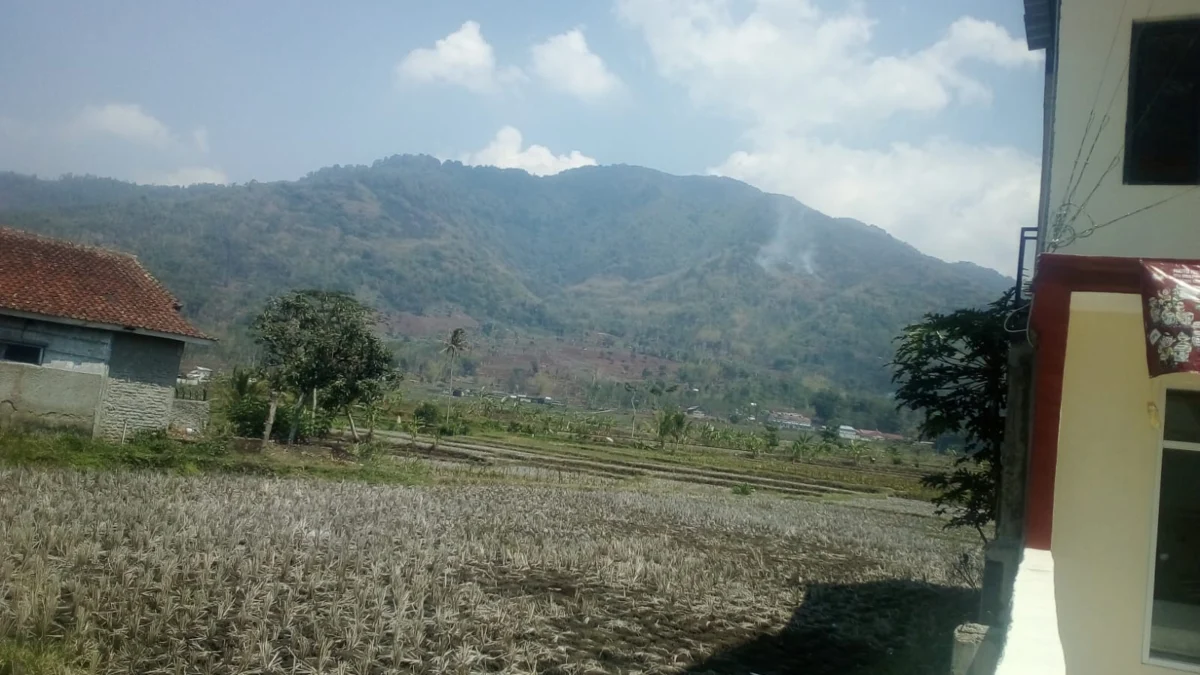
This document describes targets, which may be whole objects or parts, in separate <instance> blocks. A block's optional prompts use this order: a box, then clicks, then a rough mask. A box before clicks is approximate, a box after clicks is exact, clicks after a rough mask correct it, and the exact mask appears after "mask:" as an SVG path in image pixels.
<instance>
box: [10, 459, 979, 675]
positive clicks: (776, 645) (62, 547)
mask: <svg viewBox="0 0 1200 675" xmlns="http://www.w3.org/2000/svg"><path fill="white" fill-rule="evenodd" d="M885 502H887V500H878V499H877V500H873V501H872V500H869V499H863V500H855V501H849V502H828V501H826V502H823V501H814V500H803V499H795V498H786V497H783V496H777V495H766V494H761V493H756V494H754V495H752V496H749V497H741V496H736V495H733V494H730V492H729V490H727V489H725V490H719V489H716V488H712V489H707V490H700V491H680V492H671V491H663V490H635V489H632V488H629V487H627V486H620V485H615V486H593V487H591V488H589V489H580V488H578V487H573V486H566V485H529V484H521V485H504V484H490V485H471V484H463V485H443V486H432V487H395V486H372V485H366V484H361V483H352V482H332V481H319V480H305V479H272V478H255V477H238V476H219V475H205V476H199V477H182V476H174V475H168V474H159V473H151V472H123V471H111V472H76V471H67V470H30V469H0V673H5V672H6V668H7V672H39V670H38V669H39V668H40V669H41V671H44V672H69V673H76V672H78V673H130V672H135V673H488V672H491V673H617V672H620V673H635V672H640V673H680V672H692V673H706V672H719V673H748V672H755V673H760V674H761V675H768V674H769V673H805V674H806V675H820V674H824V673H839V674H841V673H863V674H866V673H870V674H872V675H875V674H878V673H883V674H885V675H886V674H889V673H892V674H899V673H914V674H915V673H922V674H924V673H931V672H940V671H944V670H945V668H946V666H947V664H948V649H949V644H950V633H951V631H952V630H953V628H954V626H955V625H957V624H958V623H960V622H961V621H962V620H963V619H964V618H966V617H967V616H968V615H969V614H970V612H971V609H972V606H973V603H974V602H975V594H974V592H973V591H971V590H969V589H967V588H964V587H963V578H962V576H961V575H960V574H959V572H961V570H960V569H959V568H958V566H957V565H956V561H958V560H959V559H960V558H961V556H962V554H963V553H964V552H966V553H969V554H971V555H978V550H977V546H976V545H975V544H973V543H972V542H971V540H970V539H964V538H961V537H958V536H950V535H948V534H946V533H944V532H942V531H941V528H940V525H941V523H940V521H938V520H937V519H935V518H933V517H932V516H931V515H930V514H929V513H928V508H927V506H926V505H923V504H919V503H911V502H905V503H903V504H900V505H898V508H891V509H881V508H875V507H874V506H873V504H880V505H882V504H884V503H885ZM5 655H7V657H6V656H5ZM5 659H7V661H8V664H9V665H7V666H6V665H4V663H3V661H4V660H5ZM17 663H22V664H24V666H16V665H14V664H17ZM22 668H24V671H23V670H22Z"/></svg>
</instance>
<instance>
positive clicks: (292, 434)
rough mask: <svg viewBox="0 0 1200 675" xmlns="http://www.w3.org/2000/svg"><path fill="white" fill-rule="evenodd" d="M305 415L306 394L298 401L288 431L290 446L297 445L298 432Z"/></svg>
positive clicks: (301, 394)
mask: <svg viewBox="0 0 1200 675" xmlns="http://www.w3.org/2000/svg"><path fill="white" fill-rule="evenodd" d="M303 414H304V392H300V398H298V399H296V407H295V408H294V409H293V410H292V425H291V428H289V429H288V445H295V444H296V431H297V430H298V429H299V428H300V416H301V415H303Z"/></svg>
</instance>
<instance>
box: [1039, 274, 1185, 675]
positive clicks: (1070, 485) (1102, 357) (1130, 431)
mask: <svg viewBox="0 0 1200 675" xmlns="http://www.w3.org/2000/svg"><path fill="white" fill-rule="evenodd" d="M1088 295H1094V294H1088ZM1107 297H1108V298H1109V299H1111V300H1112V301H1111V302H1098V301H1097V298H1095V297H1093V298H1090V299H1089V301H1087V302H1083V301H1076V302H1073V305H1072V312H1071V318H1070V327H1069V332H1068V337H1067V356H1066V365H1065V372H1064V376H1063V399H1062V400H1063V404H1062V410H1061V417H1060V426H1059V443H1058V469H1057V473H1056V478H1055V488H1054V535H1053V542H1052V544H1051V549H1052V553H1053V556H1054V569H1055V596H1056V601H1057V606H1058V618H1059V621H1058V624H1059V632H1060V638H1061V641H1062V646H1063V653H1064V656H1065V660H1066V666H1067V673H1069V674H1071V675H1074V674H1076V673H1079V674H1081V675H1082V674H1085V673H1086V674H1087V675H1110V674H1111V675H1133V674H1142V673H1173V672H1179V671H1177V670H1173V669H1168V668H1161V667H1156V666H1147V665H1143V664H1142V653H1143V627H1144V621H1145V610H1146V605H1145V603H1146V596H1147V583H1148V573H1149V562H1150V541H1151V520H1152V515H1151V514H1152V513H1153V511H1152V509H1153V501H1154V485H1155V474H1156V471H1157V451H1158V450H1157V448H1158V443H1159V431H1158V428H1157V426H1156V422H1155V421H1154V417H1153V416H1152V414H1151V409H1150V408H1149V407H1148V406H1150V404H1152V403H1153V404H1155V405H1157V400H1158V399H1157V396H1158V393H1157V392H1158V389H1157V387H1158V386H1160V385H1161V381H1162V380H1165V378H1160V383H1158V384H1156V383H1154V382H1152V381H1151V380H1150V378H1149V375H1148V372H1147V369H1146V360H1145V349H1144V347H1143V345H1144V340H1145V337H1144V336H1143V333H1142V317H1141V314H1140V313H1138V312H1137V311H1136V308H1137V299H1136V296H1132V295H1130V296H1107ZM1099 299H1100V300H1103V299H1104V298H1103V297H1101V298H1099ZM1077 300H1082V299H1077ZM1081 307H1083V308H1087V309H1096V308H1104V309H1106V310H1107V311H1080V308H1081ZM1172 377H1180V376H1172ZM1182 377H1185V378H1192V379H1193V380H1200V376H1195V375H1189V376H1182Z"/></svg>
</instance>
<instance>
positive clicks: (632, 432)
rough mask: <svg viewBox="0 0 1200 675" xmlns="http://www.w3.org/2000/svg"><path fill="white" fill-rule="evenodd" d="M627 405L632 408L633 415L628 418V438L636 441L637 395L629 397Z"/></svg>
mask: <svg viewBox="0 0 1200 675" xmlns="http://www.w3.org/2000/svg"><path fill="white" fill-rule="evenodd" d="M629 407H631V408H633V416H632V417H630V418H629V438H630V440H632V441H633V442H635V443H636V442H637V397H636V396H634V397H633V398H631V399H629Z"/></svg>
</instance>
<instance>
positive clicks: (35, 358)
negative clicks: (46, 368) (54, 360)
mask: <svg viewBox="0 0 1200 675" xmlns="http://www.w3.org/2000/svg"><path fill="white" fill-rule="evenodd" d="M0 361H16V362H17V363H32V364H34V365H40V364H41V363H42V348H41V347H34V346H32V345H14V344H6V343H3V342H0Z"/></svg>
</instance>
